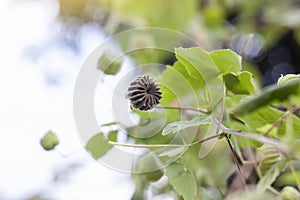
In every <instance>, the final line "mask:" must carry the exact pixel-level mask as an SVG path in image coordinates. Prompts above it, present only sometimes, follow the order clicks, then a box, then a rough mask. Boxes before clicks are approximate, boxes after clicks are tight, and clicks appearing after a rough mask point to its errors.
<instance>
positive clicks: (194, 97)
mask: <svg viewBox="0 0 300 200" xmlns="http://www.w3.org/2000/svg"><path fill="white" fill-rule="evenodd" d="M160 84H161V86H162V89H161V91H162V93H163V94H162V95H163V98H162V99H161V104H163V105H168V103H170V101H172V100H177V101H180V103H182V104H189V105H191V106H199V105H198V104H200V101H203V98H202V97H201V96H200V90H201V89H203V86H204V84H203V82H200V81H199V80H197V79H194V78H193V77H192V76H190V75H189V73H188V71H187V70H186V68H185V67H184V66H183V65H182V64H181V63H180V62H176V63H175V64H174V65H173V66H167V68H166V70H165V71H164V72H163V74H162V77H161V79H160ZM201 104H203V103H201Z"/></svg>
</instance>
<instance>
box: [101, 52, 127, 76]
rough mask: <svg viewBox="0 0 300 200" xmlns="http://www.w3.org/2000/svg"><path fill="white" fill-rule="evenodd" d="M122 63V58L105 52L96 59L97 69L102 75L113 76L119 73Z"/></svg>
mask: <svg viewBox="0 0 300 200" xmlns="http://www.w3.org/2000/svg"><path fill="white" fill-rule="evenodd" d="M123 61H124V60H123V58H122V57H116V56H114V54H112V53H110V52H109V51H106V52H104V53H103V54H102V55H101V57H100V58H99V59H98V69H100V70H101V71H103V73H104V74H108V75H115V74H117V73H118V72H119V71H120V69H121V65H122V63H123Z"/></svg>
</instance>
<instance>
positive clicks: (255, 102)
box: [233, 80, 300, 115]
mask: <svg viewBox="0 0 300 200" xmlns="http://www.w3.org/2000/svg"><path fill="white" fill-rule="evenodd" d="M299 94H300V80H294V81H291V82H288V83H286V84H283V85H279V86H276V85H273V86H270V87H268V88H266V89H265V90H263V91H261V92H259V93H257V94H256V95H254V96H251V97H249V98H247V99H246V100H244V101H242V102H241V103H240V105H239V106H238V107H237V108H236V109H235V110H234V111H233V112H234V113H235V114H238V115H243V114H248V113H249V112H252V111H254V110H256V109H258V108H261V107H263V106H266V105H268V104H270V103H273V102H275V101H276V100H277V101H283V100H286V99H288V98H289V97H290V96H292V95H299Z"/></svg>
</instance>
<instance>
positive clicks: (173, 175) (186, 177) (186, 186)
mask: <svg viewBox="0 0 300 200" xmlns="http://www.w3.org/2000/svg"><path fill="white" fill-rule="evenodd" d="M166 176H167V177H168V178H169V182H170V184H171V185H172V186H173V187H174V189H175V191H176V192H178V194H180V195H181V196H182V197H183V198H184V199H185V200H194V198H195V195H196V194H197V182H196V179H195V176H194V174H193V172H192V170H191V169H190V168H188V166H184V165H182V164H179V163H172V164H170V165H169V166H168V167H167V168H166Z"/></svg>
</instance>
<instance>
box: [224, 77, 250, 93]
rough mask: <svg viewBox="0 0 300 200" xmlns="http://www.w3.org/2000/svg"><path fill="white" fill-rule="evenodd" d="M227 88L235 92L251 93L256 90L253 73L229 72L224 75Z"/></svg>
mask: <svg viewBox="0 0 300 200" xmlns="http://www.w3.org/2000/svg"><path fill="white" fill-rule="evenodd" d="M223 78H224V81H225V85H226V88H227V89H228V90H229V91H231V92H232V93H234V94H251V93H252V92H254V85H253V83H252V74H251V73H250V72H247V71H243V72H241V73H239V74H237V75H236V74H234V73H227V74H225V75H224V76H223Z"/></svg>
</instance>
